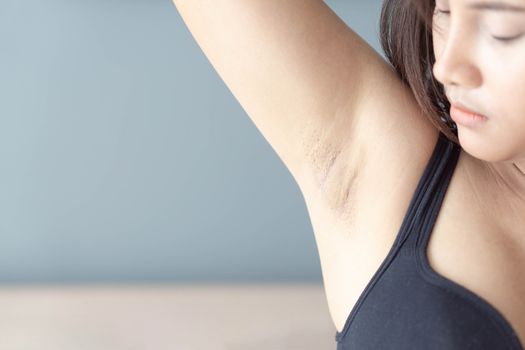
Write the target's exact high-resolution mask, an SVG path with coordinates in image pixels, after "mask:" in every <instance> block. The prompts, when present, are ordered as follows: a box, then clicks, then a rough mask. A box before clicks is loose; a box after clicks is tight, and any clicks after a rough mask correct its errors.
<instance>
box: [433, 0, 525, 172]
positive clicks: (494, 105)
mask: <svg viewBox="0 0 525 350" xmlns="http://www.w3.org/2000/svg"><path fill="white" fill-rule="evenodd" d="M440 11H445V13H442V12H440ZM432 31H433V45H434V53H435V56H436V57H435V58H436V63H435V65H434V67H433V73H434V76H435V78H436V79H437V80H438V81H440V82H441V83H442V84H443V86H444V88H445V92H446V93H447V97H448V99H449V101H450V103H451V104H454V103H460V104H462V105H464V106H466V107H467V108H468V109H470V110H472V111H474V112H477V113H478V114H481V115H484V116H486V117H487V119H486V120H484V121H482V122H478V123H475V125H468V124H464V123H463V122H461V120H459V119H458V118H457V117H454V116H455V113H454V112H452V111H451V116H452V119H453V120H454V121H455V122H456V124H457V129H458V138H459V141H460V143H461V146H462V148H463V149H464V150H465V151H466V152H468V153H469V154H471V155H472V156H474V157H476V158H478V159H482V160H485V161H488V162H501V161H510V162H512V163H515V164H516V165H518V167H519V169H521V170H522V171H525V0H496V1H493V0H491V1H487V0H436V7H435V11H434V15H433V19H432Z"/></svg>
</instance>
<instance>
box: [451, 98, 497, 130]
mask: <svg viewBox="0 0 525 350" xmlns="http://www.w3.org/2000/svg"><path fill="white" fill-rule="evenodd" d="M450 117H451V118H452V119H453V120H454V121H455V122H456V123H458V124H461V125H464V126H470V127H474V126H478V125H480V124H481V123H483V122H486V121H487V120H488V118H487V117H486V116H484V115H482V114H478V113H476V112H473V111H471V110H469V109H467V108H465V107H463V105H462V104H460V103H454V104H452V105H451V107H450Z"/></svg>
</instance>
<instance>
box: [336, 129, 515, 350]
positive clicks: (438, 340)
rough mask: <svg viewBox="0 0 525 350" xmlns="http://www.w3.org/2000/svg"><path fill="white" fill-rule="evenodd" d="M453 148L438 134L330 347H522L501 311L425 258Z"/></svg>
mask: <svg viewBox="0 0 525 350" xmlns="http://www.w3.org/2000/svg"><path fill="white" fill-rule="evenodd" d="M460 150H461V147H460V146H458V145H457V144H455V143H454V142H453V141H451V140H449V139H448V138H447V137H446V136H445V135H444V134H443V133H441V132H440V134H439V138H438V141H437V143H436V146H435V148H434V151H433V153H432V156H431V158H430V160H429V162H428V164H427V166H426V168H425V171H424V173H423V176H422V177H421V179H420V180H419V184H418V186H417V188H416V191H415V193H414V194H413V196H412V199H411V202H410V205H409V208H408V212H407V213H406V215H405V218H404V219H403V223H402V225H401V228H400V230H399V232H398V234H397V236H396V239H395V241H394V244H393V245H392V247H391V248H390V251H389V253H388V255H387V256H386V258H385V259H384V261H383V262H382V263H381V265H380V267H379V268H378V270H377V271H376V273H375V274H374V275H373V277H372V279H371V280H370V281H369V282H368V285H367V286H366V288H365V290H364V291H363V293H362V294H361V295H360V297H359V299H358V300H357V302H356V304H355V305H354V307H353V309H352V311H351V312H350V315H349V316H348V318H347V320H346V322H345V325H344V328H343V329H342V330H341V332H336V334H335V339H336V341H337V350H383V349H389V350H416V349H417V350H437V349H439V350H467V349H476V350H489V349H490V350H523V347H522V345H521V344H520V341H519V338H518V337H517V335H516V332H515V331H514V329H513V328H512V326H511V325H510V323H509V322H508V320H507V319H506V318H505V317H504V316H503V314H501V313H500V312H499V311H498V310H496V308H495V307H493V306H492V305H491V304H489V303H488V301H486V300H485V299H482V298H481V297H480V296H478V295H477V294H474V292H472V291H470V290H468V289H466V288H465V287H463V286H461V285H459V284H457V283H455V282H454V281H452V280H450V279H448V278H446V277H444V276H442V275H440V274H438V273H437V271H435V270H434V269H433V268H432V267H431V266H430V264H429V262H428V259H427V255H426V247H427V243H428V241H429V237H430V234H431V232H432V228H433V226H434V223H435V221H436V218H437V215H438V213H439V210H440V208H441V203H442V201H443V198H444V196H445V192H446V191H447V187H448V184H449V182H450V179H451V177H452V174H453V173H454V170H455V168H456V164H457V161H458V158H459V153H460Z"/></svg>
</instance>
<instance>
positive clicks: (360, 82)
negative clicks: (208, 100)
mask: <svg viewBox="0 0 525 350" xmlns="http://www.w3.org/2000/svg"><path fill="white" fill-rule="evenodd" d="M173 2H174V4H175V6H176V7H177V9H178V11H179V13H180V15H181V17H182V19H183V20H184V22H185V24H186V25H187V27H188V29H189V30H190V32H191V34H192V35H193V37H194V39H195V40H196V42H197V43H198V45H199V46H200V48H201V49H202V51H203V52H204V54H205V55H206V57H207V58H208V60H209V61H210V63H211V64H212V66H213V67H214V68H215V70H216V71H217V73H218V74H219V76H220V77H221V78H222V79H223V81H224V82H225V84H226V85H227V86H228V88H229V89H230V91H231V92H232V93H233V95H234V96H235V98H236V99H237V100H238V102H239V103H240V105H241V106H242V107H243V109H244V110H245V112H246V113H247V114H248V116H249V117H250V118H251V120H252V121H253V122H254V124H255V125H256V127H257V128H258V130H259V131H260V132H261V134H262V135H263V136H264V138H265V139H266V140H267V141H268V142H269V143H270V145H271V146H272V148H273V149H274V150H275V152H276V153H277V154H278V156H279V157H280V159H281V160H282V161H283V163H284V164H285V165H286V166H287V168H288V169H289V171H290V172H291V174H292V175H293V176H294V178H295V179H296V181H297V182H298V183H299V184H300V185H303V184H304V186H310V184H312V183H314V184H321V183H322V182H323V181H324V180H325V179H326V176H327V174H328V172H329V170H330V168H331V167H332V166H333V164H335V160H336V159H337V158H338V157H339V155H340V154H341V152H342V150H343V148H345V149H346V153H347V154H348V152H350V153H357V152H358V145H357V138H356V135H355V133H356V130H357V129H358V127H357V125H356V124H357V118H356V110H357V106H358V104H359V101H361V100H362V98H361V95H362V93H363V92H364V91H366V85H365V84H364V83H365V80H366V79H367V76H368V74H367V71H370V69H371V67H370V62H374V59H375V60H377V57H376V55H377V54H376V53H375V51H374V50H373V49H372V48H371V47H370V46H369V45H368V44H367V43H366V42H365V41H364V40H363V39H362V38H360V37H359V36H358V35H357V34H356V33H355V32H354V31H353V30H352V29H351V28H349V27H348V26H347V25H346V24H345V23H344V22H343V21H342V20H341V19H340V18H339V17H338V16H337V15H336V14H335V13H334V12H333V11H332V10H331V9H330V8H329V7H328V6H327V5H326V4H325V3H324V2H323V1H321V0H287V1H282V0H264V1H261V0H173ZM371 58H372V61H371V60H370V59H371ZM353 140H356V141H355V143H354V141H353ZM349 145H354V147H352V146H349ZM351 158H352V159H357V157H351ZM348 159H350V158H348V157H347V158H346V160H347V161H348ZM347 166H352V165H351V164H350V163H348V164H347Z"/></svg>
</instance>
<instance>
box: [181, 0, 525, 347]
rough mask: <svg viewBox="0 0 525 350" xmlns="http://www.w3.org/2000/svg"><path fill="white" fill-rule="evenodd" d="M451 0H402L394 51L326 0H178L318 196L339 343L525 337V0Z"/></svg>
mask: <svg viewBox="0 0 525 350" xmlns="http://www.w3.org/2000/svg"><path fill="white" fill-rule="evenodd" d="M436 2H437V4H436V3H435V2H434V1H431V0H425V1H424V0H414V1H410V0H385V1H384V3H383V8H382V12H381V31H380V32H381V43H382V46H383V50H384V51H385V53H386V57H387V58H388V60H389V62H387V61H385V60H384V59H383V58H382V57H381V56H380V55H379V54H378V53H377V52H375V51H374V50H373V49H372V48H371V47H370V46H369V45H368V44H367V43H366V42H365V41H364V40H363V39H362V38H361V37H360V36H359V35H357V34H356V33H355V32H354V31H353V30H352V29H351V28H349V27H348V26H346V24H345V23H344V22H343V21H342V20H341V19H340V18H339V17H338V16H337V15H336V14H335V13H334V12H333V11H331V9H330V8H329V7H328V6H327V5H326V4H325V3H323V2H322V1H320V0H287V1H282V0H223V1H213V2H210V1H203V0H174V3H175V5H176V7H177V9H178V10H179V13H180V14H181V16H182V18H183V20H184V22H185V23H186V25H187V26H188V28H189V29H190V31H191V33H192V35H193V36H194V38H195V40H196V41H197V43H198V44H199V45H200V47H201V48H202V50H203V52H204V53H205V55H206V56H207V57H208V59H209V60H210V62H211V64H212V65H213V66H214V68H215V69H216V71H217V72H218V73H219V75H220V76H221V78H222V79H223V80H224V82H225V83H226V84H227V86H228V87H229V89H230V90H231V91H232V93H233V94H234V95H235V97H236V98H237V100H238V101H239V103H240V104H241V105H242V107H243V108H244V110H245V111H246V112H247V114H248V115H249V117H250V118H251V119H252V120H253V122H254V123H255V124H256V126H257V128H258V129H259V130H260V131H261V133H262V134H263V136H264V137H265V138H266V140H267V141H268V142H269V143H270V144H271V145H272V147H273V148H274V150H275V151H276V152H277V154H278V155H279V157H280V158H281V159H282V161H283V163H284V164H285V165H286V166H287V168H288V169H289V171H290V173H291V174H292V175H293V177H294V179H295V180H296V182H297V184H298V186H299V187H300V189H301V192H302V193H303V195H304V198H305V201H306V204H307V208H308V213H309V215H310V218H311V221H312V225H313V228H314V232H315V239H316V243H317V247H318V250H319V254H320V261H321V268H322V274H323V282H324V287H325V291H326V296H327V301H328V305H329V311H330V315H331V317H332V319H333V321H334V324H335V326H336V328H337V333H336V337H335V338H336V341H337V348H338V349H359V350H362V349H375V350H377V349H404V350H405V349H523V347H522V344H525V298H523V297H524V296H525V174H524V171H525V79H524V78H525V35H524V33H525V1H523V0H512V1H510V0H505V1H503V0H500V1H496V2H494V1H493V2H491V3H486V2H484V3H482V2H472V1H471V0H437V1H436ZM445 194H446V196H445ZM438 214H439V215H438ZM430 237H432V239H430Z"/></svg>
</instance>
